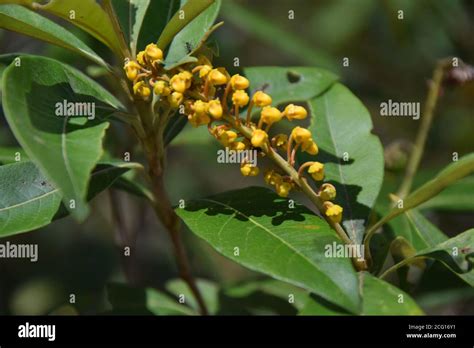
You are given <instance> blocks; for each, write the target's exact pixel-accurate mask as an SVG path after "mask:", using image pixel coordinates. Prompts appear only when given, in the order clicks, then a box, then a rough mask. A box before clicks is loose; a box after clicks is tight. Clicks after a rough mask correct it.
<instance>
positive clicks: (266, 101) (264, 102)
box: [252, 91, 272, 107]
mask: <svg viewBox="0 0 474 348" xmlns="http://www.w3.org/2000/svg"><path fill="white" fill-rule="evenodd" d="M252 100H253V102H254V104H255V105H257V106H259V107H264V106H268V105H271V103H272V97H270V96H269V95H268V94H266V93H264V92H262V91H257V92H255V94H254V95H253V97H252Z"/></svg>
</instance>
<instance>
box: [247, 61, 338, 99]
mask: <svg viewBox="0 0 474 348" xmlns="http://www.w3.org/2000/svg"><path fill="white" fill-rule="evenodd" d="M244 73H245V76H246V77H247V78H248V79H249V80H250V83H251V85H250V90H251V91H252V92H255V91H256V90H261V89H263V90H265V92H266V93H269V94H270V95H271V96H272V99H273V104H274V105H279V104H282V103H288V102H292V101H308V100H309V99H312V98H314V97H316V96H317V95H319V94H321V93H322V92H324V91H325V90H326V89H328V88H329V87H330V86H331V85H332V84H333V83H334V82H336V81H337V76H336V75H334V74H333V73H331V72H329V71H327V70H324V69H318V68H309V67H288V68H282V67H273V66H264V67H255V68H245V69H244Z"/></svg>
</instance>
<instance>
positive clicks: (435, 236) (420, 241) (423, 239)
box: [405, 209, 448, 251]
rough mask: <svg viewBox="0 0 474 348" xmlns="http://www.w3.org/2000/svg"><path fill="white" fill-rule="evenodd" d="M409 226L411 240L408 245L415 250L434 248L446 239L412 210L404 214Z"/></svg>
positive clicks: (417, 212)
mask: <svg viewBox="0 0 474 348" xmlns="http://www.w3.org/2000/svg"><path fill="white" fill-rule="evenodd" d="M405 216H406V217H407V219H408V221H409V222H410V225H411V227H412V239H411V240H409V242H410V244H412V245H413V247H415V249H416V250H418V251H419V250H421V249H424V248H427V247H434V246H435V245H438V244H440V243H442V242H444V241H446V240H447V239H448V237H447V236H446V235H445V234H444V233H443V232H441V231H440V230H439V229H438V228H437V227H436V226H435V225H433V224H432V223H431V222H430V221H429V220H428V219H427V218H425V217H424V216H423V214H421V213H420V212H419V211H418V210H416V209H412V210H409V211H406V212H405Z"/></svg>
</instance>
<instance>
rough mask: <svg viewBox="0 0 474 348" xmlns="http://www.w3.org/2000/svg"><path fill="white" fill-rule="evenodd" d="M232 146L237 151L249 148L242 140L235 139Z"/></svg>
mask: <svg viewBox="0 0 474 348" xmlns="http://www.w3.org/2000/svg"><path fill="white" fill-rule="evenodd" d="M230 148H231V149H232V150H235V151H243V150H245V149H246V148H247V145H245V143H244V142H242V141H235V142H233V143H232V144H230Z"/></svg>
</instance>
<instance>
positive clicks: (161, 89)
mask: <svg viewBox="0 0 474 348" xmlns="http://www.w3.org/2000/svg"><path fill="white" fill-rule="evenodd" d="M153 91H154V92H155V94H156V95H162V96H164V97H167V96H169V95H170V93H171V90H170V88H169V87H168V84H167V83H166V82H165V81H162V80H159V81H156V83H155V86H154V87H153Z"/></svg>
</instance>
